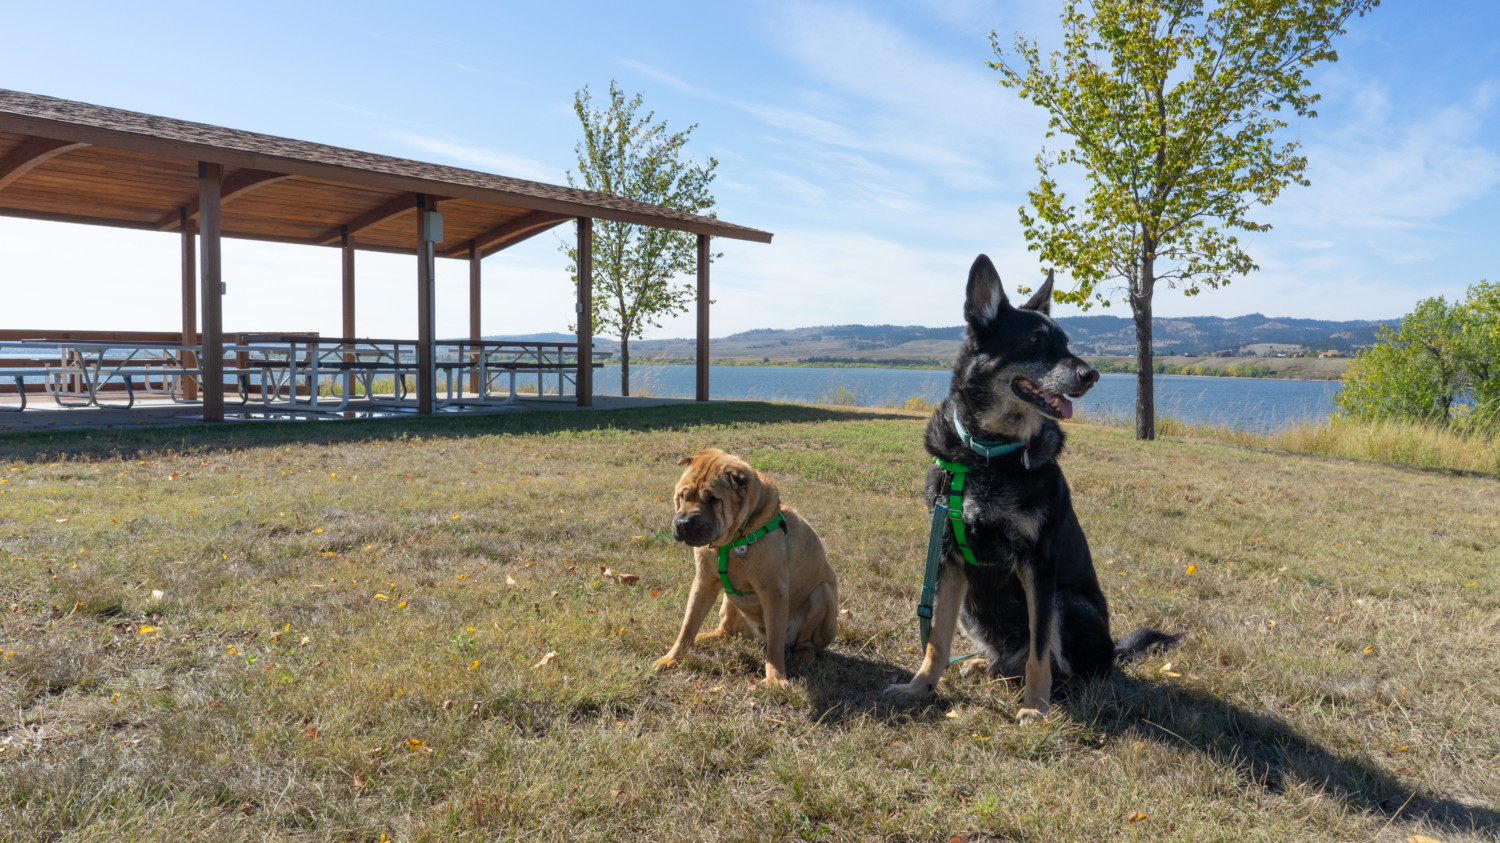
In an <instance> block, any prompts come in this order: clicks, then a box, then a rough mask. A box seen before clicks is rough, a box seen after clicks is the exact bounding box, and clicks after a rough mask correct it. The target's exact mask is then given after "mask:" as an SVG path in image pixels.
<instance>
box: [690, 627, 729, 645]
mask: <svg viewBox="0 0 1500 843" xmlns="http://www.w3.org/2000/svg"><path fill="white" fill-rule="evenodd" d="M723 637H724V633H722V632H720V631H719V630H717V629H716V630H714V631H713V632H700V633H698V635H697V636H696V637H694V638H693V643H694V644H704V643H707V642H709V641H718V640H719V639H720V638H723Z"/></svg>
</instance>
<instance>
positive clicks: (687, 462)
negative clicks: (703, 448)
mask: <svg viewBox="0 0 1500 843" xmlns="http://www.w3.org/2000/svg"><path fill="white" fill-rule="evenodd" d="M677 464H678V465H692V464H693V458H692V457H683V458H682V459H680V460H678V461H677Z"/></svg>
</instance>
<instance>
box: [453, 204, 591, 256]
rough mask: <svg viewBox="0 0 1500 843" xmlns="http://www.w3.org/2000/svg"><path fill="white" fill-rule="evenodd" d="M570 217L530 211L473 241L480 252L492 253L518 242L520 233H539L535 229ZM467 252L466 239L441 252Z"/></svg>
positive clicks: (463, 254)
mask: <svg viewBox="0 0 1500 843" xmlns="http://www.w3.org/2000/svg"><path fill="white" fill-rule="evenodd" d="M570 219H573V217H570V216H567V215H565V214H553V213H548V212H547V211H532V212H531V213H529V214H526V215H525V216H521V217H517V218H516V219H513V220H511V221H509V222H506V223H502V224H500V225H497V226H495V227H494V228H492V229H490V230H489V231H486V232H484V233H483V234H480V235H478V236H477V237H474V238H473V241H474V243H475V245H477V246H478V247H479V251H480V252H482V253H484V254H493V253H494V252H497V251H499V250H501V249H503V248H505V247H506V246H508V245H510V244H511V243H512V242H520V240H519V239H518V238H521V236H522V235H528V236H529V235H530V234H532V233H540V232H539V231H537V230H545V229H548V228H551V227H553V226H555V225H557V224H559V223H563V222H567V221H568V220H570ZM522 239H524V238H522ZM468 252H469V243H468V241H465V242H463V243H460V244H458V245H457V246H453V247H451V248H449V249H447V250H445V251H444V252H443V257H448V258H457V257H463V256H465V255H467V254H468Z"/></svg>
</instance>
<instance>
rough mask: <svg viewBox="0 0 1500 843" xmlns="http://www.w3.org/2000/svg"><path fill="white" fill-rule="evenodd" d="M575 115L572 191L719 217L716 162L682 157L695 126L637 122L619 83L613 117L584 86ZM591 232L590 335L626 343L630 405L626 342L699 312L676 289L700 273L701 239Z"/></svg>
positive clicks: (605, 223) (609, 226)
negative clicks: (578, 133) (713, 188)
mask: <svg viewBox="0 0 1500 843" xmlns="http://www.w3.org/2000/svg"><path fill="white" fill-rule="evenodd" d="M573 110H574V111H575V112H576V113H577V114H578V121H579V123H581V124H582V126H583V140H581V141H579V143H578V144H577V145H576V146H574V147H573V151H574V152H575V153H577V155H578V175H577V177H576V178H575V176H574V174H573V171H572V170H569V171H568V185H569V186H571V187H584V188H587V189H589V190H597V191H599V192H601V193H613V194H614V195H616V196H623V197H626V198H628V199H638V200H640V201H642V202H649V203H651V204H653V205H660V206H661V207H664V208H674V209H676V210H679V211H686V212H687V213H690V214H701V215H704V216H708V217H712V216H714V212H713V207H714V197H713V194H711V193H709V190H708V186H709V184H710V183H711V182H712V181H713V180H714V169H715V168H716V167H718V166H719V162H718V161H715V160H714V159H713V158H709V159H708V163H707V164H698V163H696V162H694V161H691V160H687V159H685V158H684V157H683V147H684V146H686V144H687V141H688V136H689V135H691V134H692V132H693V130H694V129H696V128H698V124H696V123H694V124H693V125H691V126H689V127H687V128H686V129H684V130H682V131H680V132H668V131H667V122H666V121H665V120H662V121H660V122H653V118H654V117H655V112H653V111H647V112H646V113H645V115H641V114H640V110H641V95H640V94H636V95H634V96H632V97H629V98H627V97H626V96H625V92H624V91H623V90H621V89H620V87H619V86H618V85H617V84H615V82H614V81H613V80H611V81H610V83H609V105H608V106H607V107H605V108H603V109H596V108H594V105H593V101H592V100H591V99H590V97H589V89H588V86H587V85H585V86H584V87H583V88H582V89H581V90H579V91H578V92H577V93H576V94H575V95H574V97H573ZM580 181H581V182H582V184H580V183H579V182H580ZM593 232H594V233H593V240H592V247H593V268H594V281H593V283H594V288H593V289H594V296H593V300H594V308H593V310H594V312H593V314H591V316H592V318H593V324H594V331H595V332H596V333H600V334H604V335H606V336H609V335H615V336H618V337H619V338H620V394H621V395H629V394H630V338H631V337H634V336H638V335H639V334H640V332H641V331H642V330H643V329H644V328H646V327H655V328H659V327H661V323H660V321H659V320H660V319H661V318H662V317H663V316H675V315H677V314H679V313H683V312H686V311H687V309H688V308H689V307H690V306H691V304H692V302H693V298H694V296H695V295H696V288H695V286H694V285H693V283H692V282H691V281H682V282H678V281H676V280H675V279H677V278H679V277H681V276H682V275H684V274H686V273H689V272H692V271H694V269H695V268H696V266H697V263H696V261H697V257H696V254H697V252H696V250H697V238H696V236H695V235H692V234H689V233H687V232H682V231H667V230H666V229H661V228H653V227H651V226H645V225H632V224H630V223H623V222H615V221H613V220H603V219H596V220H594V226H593ZM562 251H563V252H565V253H566V254H567V256H568V262H569V272H570V273H571V274H572V276H573V286H574V289H577V286H578V247H577V244H576V243H573V244H568V243H564V244H563V246H562ZM714 257H720V256H719V255H715V256H714Z"/></svg>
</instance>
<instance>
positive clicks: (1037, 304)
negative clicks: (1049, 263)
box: [1021, 269, 1052, 316]
mask: <svg viewBox="0 0 1500 843" xmlns="http://www.w3.org/2000/svg"><path fill="white" fill-rule="evenodd" d="M1021 309H1022V310H1035V311H1036V312H1038V313H1042V314H1045V315H1047V316H1051V315H1052V270H1050V269H1049V270H1047V281H1046V283H1044V284H1042V287H1041V289H1039V290H1037V291H1036V293H1034V294H1033V295H1032V296H1031V300H1030V301H1028V302H1026V303H1025V304H1023V305H1021Z"/></svg>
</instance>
